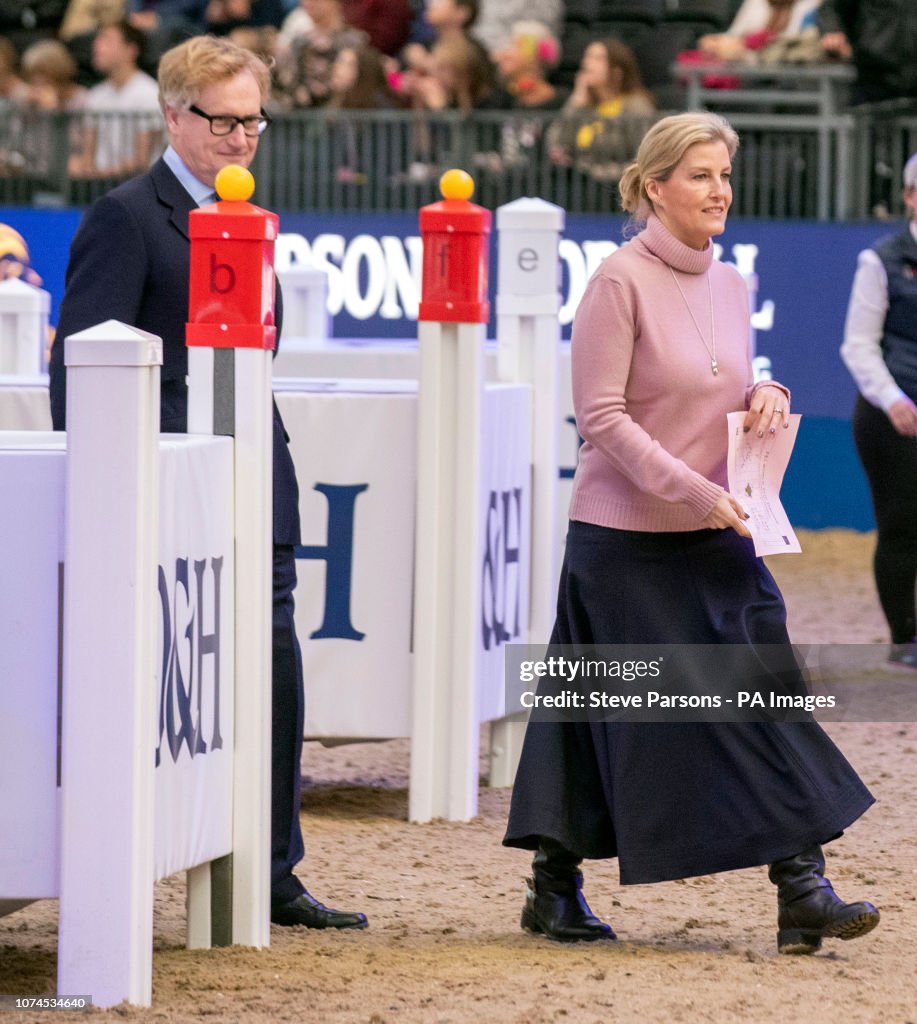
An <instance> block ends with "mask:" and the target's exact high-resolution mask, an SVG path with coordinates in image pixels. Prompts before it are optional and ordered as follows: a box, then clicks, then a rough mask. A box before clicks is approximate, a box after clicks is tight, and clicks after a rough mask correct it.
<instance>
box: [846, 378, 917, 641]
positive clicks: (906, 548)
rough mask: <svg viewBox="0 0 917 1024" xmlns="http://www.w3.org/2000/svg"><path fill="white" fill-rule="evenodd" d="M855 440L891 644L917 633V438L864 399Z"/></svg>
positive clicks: (855, 413)
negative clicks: (873, 528)
mask: <svg viewBox="0 0 917 1024" xmlns="http://www.w3.org/2000/svg"><path fill="white" fill-rule="evenodd" d="M853 439H854V442H855V443H856V449H857V454H858V455H859V457H860V461H861V462H862V463H863V469H864V470H865V471H866V477H867V479H868V480H869V488H870V491H871V492H872V506H873V510H874V512H875V516H876V537H877V539H876V553H875V558H874V560H873V570H874V572H875V577H876V589H877V590H878V592H879V602H880V603H881V605H882V611H883V612H884V613H885V618H886V619H887V620H888V626H889V629H890V630H891V638H892V643H894V644H905V643H909V642H910V641H911V640H913V639H914V636H915V634H917V618H915V611H914V587H915V581H917V439H915V438H913V437H903V436H902V435H901V434H899V433H898V431H897V430H895V428H894V427H893V426H892V423H891V420H890V419H889V418H888V416H886V414H885V413H884V412H883V411H882V410H881V409H877V408H876V407H875V406H874V405H871V404H870V403H869V402H867V401H866V399H865V398H863V397H862V395H861V396H859V397H858V398H857V401H856V405H855V406H854V409H853Z"/></svg>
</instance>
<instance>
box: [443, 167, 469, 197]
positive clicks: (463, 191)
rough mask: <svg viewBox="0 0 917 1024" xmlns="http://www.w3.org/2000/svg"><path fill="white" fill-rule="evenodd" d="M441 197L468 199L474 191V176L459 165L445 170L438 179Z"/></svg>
mask: <svg viewBox="0 0 917 1024" xmlns="http://www.w3.org/2000/svg"><path fill="white" fill-rule="evenodd" d="M439 190H440V192H441V193H442V196H443V199H466V200H467V199H470V198H471V196H472V193H473V192H474V178H472V177H471V175H470V174H469V173H468V172H467V171H463V170H462V169H461V168H460V167H453V168H452V170H450V171H446V172H445V174H443V176H442V177H441V178H440V179H439Z"/></svg>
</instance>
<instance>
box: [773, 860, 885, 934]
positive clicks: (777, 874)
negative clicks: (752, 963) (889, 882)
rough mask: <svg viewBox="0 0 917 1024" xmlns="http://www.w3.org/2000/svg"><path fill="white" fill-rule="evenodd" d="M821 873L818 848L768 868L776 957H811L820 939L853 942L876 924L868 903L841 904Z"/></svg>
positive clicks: (876, 921) (821, 867) (823, 861)
mask: <svg viewBox="0 0 917 1024" xmlns="http://www.w3.org/2000/svg"><path fill="white" fill-rule="evenodd" d="M824 872H825V856H824V854H823V853H822V849H821V847H820V846H818V845H815V846H810V847H809V848H808V849H807V850H804V851H803V852H802V853H798V854H797V855H796V856H795V857H787V858H786V859H785V860H778V861H775V862H774V863H773V864H771V866H770V869H769V870H768V877H769V878H770V880H771V881H772V882H773V883H774V885H776V886H777V928H778V931H777V951H778V952H779V953H814V952H815V951H816V950H817V949H819V948H820V947H821V940H822V939H823V938H833V939H856V938H859V936H860V935H865V934H866V933H867V932H871V931H872V930H873V928H875V926H876V925H877V924H878V923H879V911H878V910H876V908H875V907H874V906H873V905H872V904H871V903H866V902H865V901H864V902H861V903H845V902H844V901H843V900H842V899H841V898H840V897H839V896H838V895H837V893H835V891H834V889H833V888H832V887H831V883H830V882H829V881H828V879H827V878H825V874H824Z"/></svg>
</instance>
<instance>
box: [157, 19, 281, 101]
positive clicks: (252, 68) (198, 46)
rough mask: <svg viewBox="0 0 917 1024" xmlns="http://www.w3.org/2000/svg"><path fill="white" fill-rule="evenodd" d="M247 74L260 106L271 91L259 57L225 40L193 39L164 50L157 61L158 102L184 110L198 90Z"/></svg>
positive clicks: (268, 74)
mask: <svg viewBox="0 0 917 1024" xmlns="http://www.w3.org/2000/svg"><path fill="white" fill-rule="evenodd" d="M244 71H249V72H251V74H252V75H253V76H254V78H255V80H256V81H257V83H258V88H259V89H260V91H261V102H262V104H263V103H265V102H266V101H267V98H268V95H269V94H270V88H271V72H270V68H269V67H268V66H267V64H265V63H264V61H263V60H261V58H260V57H259V56H258V55H257V54H255V53H252V51H251V50H246V49H244V48H243V47H241V46H237V45H236V44H235V43H233V42H230V40H228V39H225V38H220V37H217V36H193V37H192V38H191V39H186V40H185V41H184V42H183V43H179V45H178V46H175V47H173V48H172V49H171V50H167V51H166V52H165V53H164V54H163V55H162V57H161V58H160V60H159V74H158V76H157V77H158V80H159V102H160V104H161V105H162V106H163V107H165V106H169V107H188V106H190V105H191V104H192V103H194V102H195V101H196V100H197V99H198V97H199V96H200V93H201V90H202V89H206V88H207V86H208V85H212V84H214V83H215V82H224V81H226V79H228V78H235V76H236V75H239V74H242V72H244Z"/></svg>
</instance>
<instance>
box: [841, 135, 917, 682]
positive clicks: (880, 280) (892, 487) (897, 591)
mask: <svg viewBox="0 0 917 1024" xmlns="http://www.w3.org/2000/svg"><path fill="white" fill-rule="evenodd" d="M904 203H905V206H906V207H907V211H908V220H909V223H908V226H907V228H906V229H905V230H904V231H901V232H898V233H896V234H893V235H888V236H886V237H884V238H881V239H879V241H877V242H876V243H875V244H874V245H873V246H872V247H870V248H869V249H864V250H863V251H862V252H861V253H860V255H859V258H858V262H857V269H856V274H855V276H854V279H853V287H852V290H851V294H850V302H849V305H848V308H847V321H846V324H845V327H844V342H843V344H842V345H841V358H842V359H843V360H844V362H845V364H846V365H847V369H848V370H849V371H850V373H851V374H852V376H853V379H854V380H855V381H856V384H857V387H858V388H859V391H860V394H859V395H858V397H857V401H856V405H855V407H854V411H853V437H854V441H855V443H856V447H857V453H858V455H859V457H860V461H861V462H862V463H863V468H864V470H865V471H866V476H867V478H868V480H869V487H870V490H871V492H872V502H873V509H874V511H875V517H876V527H877V531H876V533H877V539H876V552H875V558H874V561H873V569H874V573H875V579H876V589H877V590H878V593H879V601H880V603H881V605H882V611H883V612H884V613H885V618H886V621H887V622H888V626H889V631H890V633H891V649H890V652H889V662H888V664H889V666H890V667H892V668H899V669H903V670H906V671H914V672H917V641H915V634H917V613H915V596H914V591H915V583H917V515H915V510H917V443H915V438H917V404H915V403H917V153H915V154H914V155H913V156H912V157H911V158H910V160H908V162H907V164H906V165H905V168H904Z"/></svg>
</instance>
